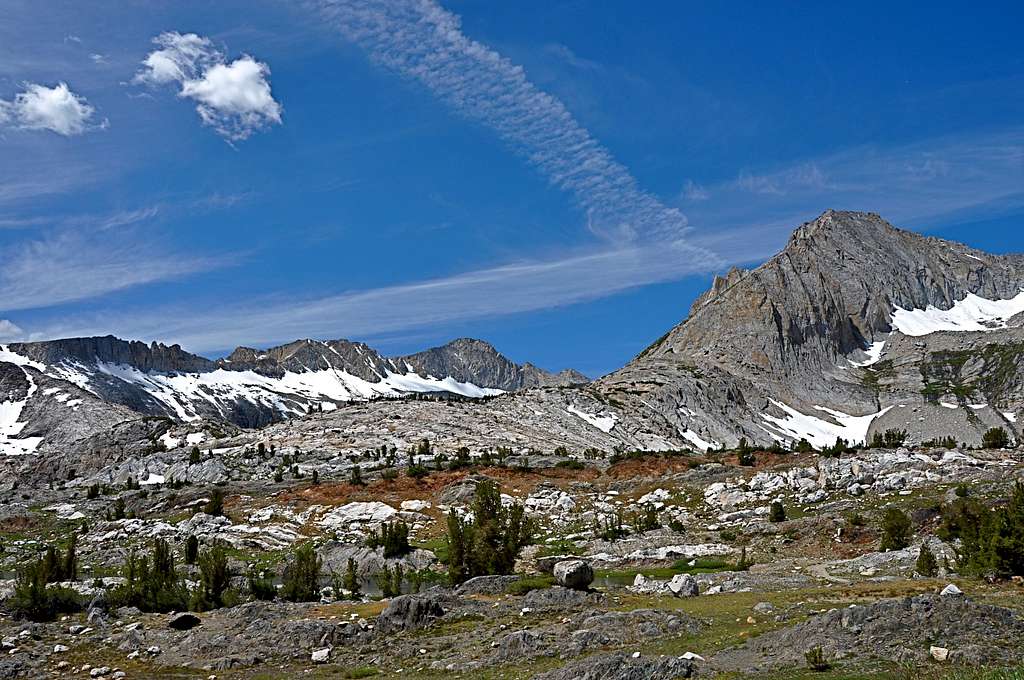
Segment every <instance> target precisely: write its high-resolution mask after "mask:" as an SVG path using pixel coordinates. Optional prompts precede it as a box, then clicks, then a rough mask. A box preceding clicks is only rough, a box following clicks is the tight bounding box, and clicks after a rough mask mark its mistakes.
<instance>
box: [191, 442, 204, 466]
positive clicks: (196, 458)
mask: <svg viewBox="0 0 1024 680" xmlns="http://www.w3.org/2000/svg"><path fill="white" fill-rule="evenodd" d="M202 459H203V454H202V452H201V451H200V450H199V447H198V446H193V447H192V450H191V451H189V452H188V464H189V465H198V464H199V462H200V461H201V460H202Z"/></svg>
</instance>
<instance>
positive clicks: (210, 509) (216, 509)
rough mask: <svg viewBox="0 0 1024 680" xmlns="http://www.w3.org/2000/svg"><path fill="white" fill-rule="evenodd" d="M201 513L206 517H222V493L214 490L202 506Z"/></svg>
mask: <svg viewBox="0 0 1024 680" xmlns="http://www.w3.org/2000/svg"><path fill="white" fill-rule="evenodd" d="M203 512H205V513H206V514H207V515H214V516H216V517H220V516H223V515H224V492H223V491H221V490H220V489H214V490H213V493H211V494H210V500H209V501H207V503H206V505H204V506H203Z"/></svg>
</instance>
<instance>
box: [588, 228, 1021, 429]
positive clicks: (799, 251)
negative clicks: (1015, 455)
mask: <svg viewBox="0 0 1024 680" xmlns="http://www.w3.org/2000/svg"><path fill="white" fill-rule="evenodd" d="M1022 285H1024V258H1022V257H1021V256H997V255H990V254H987V253H984V252H981V251H978V250H974V249H972V248H968V247H967V246H963V245H961V244H957V243H953V242H950V241H945V240H942V239H937V238H929V237H924V236H921V235H919V234H916V233H912V232H907V231H903V230H899V229H896V228H894V227H893V226H892V225H890V224H889V223H887V222H886V221H885V220H883V219H882V218H881V217H879V216H878V215H875V214H871V213H853V212H836V211H828V212H826V213H824V214H823V215H821V216H820V217H819V218H818V219H816V220H814V221H812V222H808V223H806V224H804V225H802V226H801V227H799V228H798V229H796V231H795V232H794V233H793V235H792V237H791V238H790V240H789V243H788V244H787V246H786V248H785V249H784V250H783V251H782V252H781V253H779V254H778V255H776V256H775V257H773V258H771V259H770V260H769V261H768V262H766V263H765V264H764V265H762V266H761V267H758V268H757V269H755V270H753V271H741V270H734V271H732V272H730V273H729V274H728V275H727V276H725V277H722V278H718V279H716V280H715V282H714V285H713V286H712V288H711V289H710V290H709V291H707V292H706V293H705V294H704V295H702V296H701V297H700V298H698V299H697V300H696V301H695V302H694V304H693V306H692V308H691V311H690V315H689V317H688V318H687V319H686V320H685V321H683V322H682V323H680V324H679V325H678V326H676V327H675V328H673V329H672V330H671V331H669V332H668V333H667V334H666V335H665V336H664V337H663V338H661V339H660V340H658V341H657V342H656V343H654V344H653V345H652V346H651V347H650V348H648V349H647V350H646V351H644V352H643V353H641V354H640V355H639V356H638V357H637V358H636V359H634V360H633V361H632V362H630V363H629V364H628V365H627V366H626V367H624V368H623V369H621V370H620V371H617V372H615V373H613V374H612V375H610V376H607V377H606V378H604V379H602V380H601V381H599V383H598V384H597V385H596V387H597V389H598V390H599V391H600V392H601V393H603V394H605V395H607V396H608V397H609V398H611V399H615V400H616V401H618V402H620V403H623V404H624V405H625V408H626V409H629V410H634V411H635V412H636V413H638V414H641V417H642V418H644V419H645V420H646V421H647V422H648V425H649V428H650V429H651V431H654V432H660V433H661V434H662V435H663V436H665V437H670V436H671V435H672V431H673V430H677V431H681V432H684V433H689V436H688V437H686V438H688V439H689V440H691V441H696V440H701V441H707V442H709V443H728V444H734V443H735V442H736V440H737V438H738V437H739V436H746V437H747V438H748V439H751V440H755V441H763V440H765V438H766V437H772V438H775V437H778V436H780V435H785V432H784V431H780V429H779V428H778V427H776V425H778V423H773V422H772V421H770V420H766V419H765V418H764V416H765V415H767V416H768V417H769V418H781V419H784V420H794V419H795V418H796V416H792V414H790V413H788V412H787V411H785V410H783V409H782V408H781V407H780V406H778V404H780V403H781V404H785V405H787V406H789V407H790V408H793V409H796V410H798V411H800V412H802V413H804V414H810V415H811V416H813V417H814V418H816V419H818V420H822V421H824V422H823V423H816V425H820V426H822V427H823V428H824V429H829V428H828V425H829V424H841V423H842V422H843V420H842V418H843V415H845V416H848V417H857V416H862V417H866V416H869V415H872V414H878V413H880V412H882V411H883V410H885V409H886V408H889V409H890V410H892V409H893V408H899V409H912V412H913V413H915V416H914V418H913V419H910V420H913V422H915V423H917V422H920V421H919V419H920V418H924V419H925V420H931V419H934V420H935V426H934V427H928V428H918V427H914V428H913V429H920V430H922V432H923V431H924V430H927V431H928V432H929V433H934V434H936V435H939V434H940V432H939V431H940V430H941V429H942V428H944V427H953V426H954V425H958V426H959V425H963V424H962V423H952V422H948V421H949V420H950V418H951V417H952V414H951V413H943V412H942V411H941V410H940V411H934V408H937V407H938V406H937V404H938V403H956V404H957V405H958V406H959V405H960V404H961V403H962V404H963V405H966V404H967V402H970V403H972V404H975V405H980V404H982V403H984V404H986V405H987V408H986V409H982V408H976V409H974V411H975V413H973V414H968V415H972V416H976V417H977V419H978V420H979V421H980V422H978V423H977V425H976V426H973V427H971V428H970V430H971V432H970V436H969V437H968V439H966V441H972V440H973V439H975V438H976V436H977V430H978V429H979V428H980V427H981V426H983V425H990V424H995V423H998V424H1004V425H1012V424H1013V423H1012V421H1010V420H1009V418H1008V417H1006V416H1004V415H1003V412H1010V411H1013V410H1014V409H1016V408H1019V406H1020V393H1019V388H1017V387H1016V386H1017V385H1019V380H1018V379H1016V378H1014V377H1012V376H1007V379H1006V380H1003V381H1001V383H1000V385H1001V387H1000V389H994V387H993V386H992V385H988V386H987V387H988V389H987V391H985V390H982V392H985V393H984V394H981V393H975V392H977V390H970V389H967V387H965V386H963V385H960V386H957V385H949V386H948V390H944V388H943V387H942V386H941V385H938V384H936V383H935V382H934V381H931V382H929V380H930V378H929V377H928V376H929V375H931V374H932V373H934V371H933V370H932V369H931V368H929V366H931V364H932V363H934V362H936V361H941V353H942V352H945V351H948V349H949V347H950V345H951V344H952V345H955V346H956V347H958V348H961V349H960V350H959V351H962V352H964V353H965V354H964V355H963V357H961V358H963V359H964V361H965V362H966V361H968V359H969V358H970V357H971V356H972V355H973V354H977V355H978V356H979V357H981V356H984V355H985V353H986V351H987V352H988V353H990V354H991V353H993V352H994V350H992V349H989V350H986V349H985V348H986V347H1003V348H1007V347H1012V346H1013V345H1014V343H1015V342H1017V341H1018V340H1019V339H1021V338H1022V337H1024V336H1022V335H1021V331H1020V329H1019V317H1018V318H1017V319H1014V318H1012V317H1013V316H1014V315H1015V314H1017V313H1018V312H1019V311H1020V310H1021V309H1024V307H1022V306H1021V305H1020V302H1021V301H1022V298H1020V297H1019V296H1020V295H1021V290H1022ZM972 296H975V297H976V298H982V299H983V300H984V301H986V302H993V303H999V304H997V305H996V307H997V309H996V311H997V312H1000V311H1001V312H1004V313H1005V314H1006V315H1007V316H1006V318H1003V317H1000V316H998V314H995V317H994V318H985V319H981V320H979V319H977V318H975V317H980V316H985V310H978V309H975V308H973V307H972V304H973V305H974V307H977V306H978V305H977V304H974V303H973V302H972V301H973V300H974V299H975V297H972ZM1014 299H1016V300H1017V302H1016V303H1014ZM965 301H966V303H965ZM982 306H984V304H982ZM915 310H916V311H915ZM929 310H930V311H929ZM942 310H953V312H951V313H947V315H949V314H952V316H954V317H956V318H957V319H959V320H960V321H961V322H962V323H959V327H956V326H957V324H956V323H952V322H949V323H945V325H944V324H943V323H942V322H941V321H940V320H939V317H941V316H943V311H942ZM993 314H994V313H993ZM989 316H992V315H991V314H990V315H989ZM900 319H905V321H904V322H903V325H902V326H901V324H900ZM974 322H977V323H974ZM922 323H923V325H921V324H922ZM929 324H931V325H929ZM1003 326H1009V327H1010V328H1005V329H1001V330H1000V328H1001V327H1003ZM1013 326H1018V327H1017V328H1013ZM954 327H955V328H954ZM974 328H982V329H983V330H971V329H974ZM923 331H927V332H923ZM910 333H913V335H908V334H910ZM918 333H920V334H918ZM908 338H913V339H912V340H908ZM882 343H884V345H883V344H882ZM869 350H870V351H871V352H880V354H871V353H869ZM997 353H999V354H1000V355H1002V354H1003V352H1002V351H999V352H997ZM1011 353H1012V350H1011ZM1005 363H1006V364H1007V369H1006V370H1007V371H1009V372H1011V373H1015V372H1016V369H1015V368H1013V369H1011V368H1009V366H1010V365H1013V361H1012V360H1007V361H1006V362H1005ZM858 364H860V365H858ZM983 397H984V398H983ZM944 398H948V399H947V401H945V402H943V401H942V400H943V399H944ZM972 400H976V401H972ZM821 409H829V410H832V411H836V412H839V413H840V414H843V415H840V416H836V415H834V414H829V413H828V411H822V410H821ZM947 410H948V411H952V410H954V409H947ZM982 411H984V412H982ZM924 412H928V413H929V415H928V416H923V415H921V414H922V413H924ZM997 412H998V413H997ZM786 416H790V417H788V418H787V417H786ZM895 416H896V413H893V414H890V415H888V417H887V418H884V419H882V420H883V421H884V422H885V423H886V424H888V425H894V426H895V425H904V426H905V425H908V424H909V422H903V423H900V422H896V421H898V420H899V418H896V417H895ZM989 416H991V417H989ZM971 420H974V418H971ZM861 425H862V424H858V425H857V426H856V427H853V426H849V427H840V428H838V429H837V428H832V429H834V430H835V432H836V433H837V435H836V436H842V435H843V434H844V432H843V431H844V430H847V432H846V434H847V435H849V436H848V437H846V438H850V439H851V440H852V439H856V438H858V437H857V436H854V435H855V433H856V432H857V431H859V430H860V429H862V427H861ZM943 434H954V433H952V432H946V433H943ZM694 435H696V436H694ZM684 436H685V435H684ZM823 436H824V435H823ZM861 436H863V435H862V434H861ZM954 436H955V434H954ZM786 438H787V439H788V438H792V437H788V436H787V437H786Z"/></svg>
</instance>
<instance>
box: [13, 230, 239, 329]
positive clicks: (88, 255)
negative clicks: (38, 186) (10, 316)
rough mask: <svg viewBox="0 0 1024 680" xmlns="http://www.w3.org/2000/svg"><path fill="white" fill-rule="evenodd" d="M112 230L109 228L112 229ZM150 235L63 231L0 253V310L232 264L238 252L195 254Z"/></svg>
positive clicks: (91, 295)
mask: <svg viewBox="0 0 1024 680" xmlns="http://www.w3.org/2000/svg"><path fill="white" fill-rule="evenodd" d="M108 228H109V227H108ZM154 241H155V239H153V238H152V237H151V236H139V235H137V234H134V233H131V232H125V231H122V232H120V233H119V234H118V235H117V237H116V238H111V236H110V234H109V233H105V230H104V229H103V228H99V229H65V230H61V231H57V232H54V233H51V234H47V235H45V236H42V237H40V238H35V239H31V240H24V241H20V242H18V243H15V244H12V245H9V246H6V247H4V248H2V249H0V261H2V262H3V263H4V266H3V267H2V268H0V311H3V312H10V311H16V310H27V309H41V308H46V307H52V306H55V305H60V304H64V303H68V302H74V301H79V300H88V299H91V298H95V297H99V296H101V295H105V294H108V293H112V292H115V291H119V290H125V289H127V288H132V287H135V286H141V285H145V284H150V283H156V282H158V281H170V280H178V279H181V278H184V277H187V276H190V275H192V274H196V273H199V272H203V271H209V270H211V269H216V268H221V267H225V266H230V265H232V264H233V263H234V262H236V261H237V259H238V256H237V255H235V254H226V255H222V256H217V257H208V256H195V255H189V254H186V253H182V252H175V251H172V250H161V249H158V248H157V247H155V242H154Z"/></svg>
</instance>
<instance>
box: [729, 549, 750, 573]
mask: <svg viewBox="0 0 1024 680" xmlns="http://www.w3.org/2000/svg"><path fill="white" fill-rule="evenodd" d="M752 566H754V561H753V560H749V559H747V549H746V548H745V547H744V548H741V549H740V559H739V562H737V563H736V564H735V565H733V571H749V570H750V568H751V567H752Z"/></svg>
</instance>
